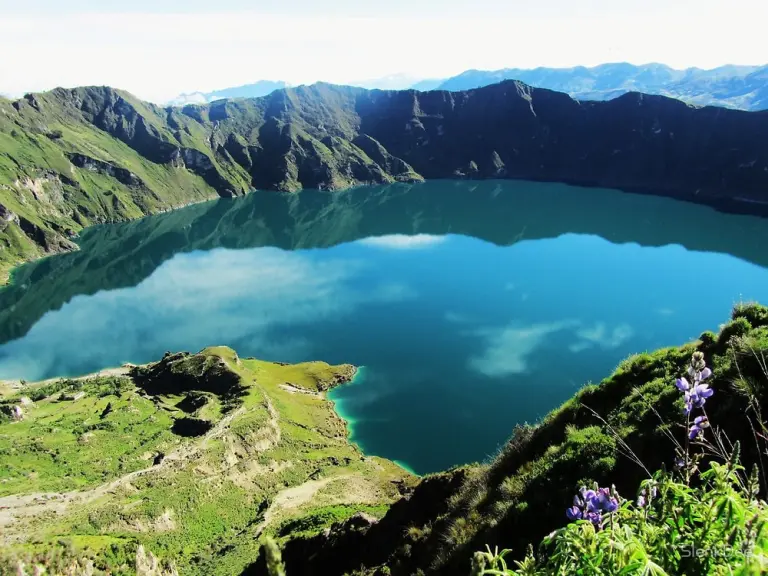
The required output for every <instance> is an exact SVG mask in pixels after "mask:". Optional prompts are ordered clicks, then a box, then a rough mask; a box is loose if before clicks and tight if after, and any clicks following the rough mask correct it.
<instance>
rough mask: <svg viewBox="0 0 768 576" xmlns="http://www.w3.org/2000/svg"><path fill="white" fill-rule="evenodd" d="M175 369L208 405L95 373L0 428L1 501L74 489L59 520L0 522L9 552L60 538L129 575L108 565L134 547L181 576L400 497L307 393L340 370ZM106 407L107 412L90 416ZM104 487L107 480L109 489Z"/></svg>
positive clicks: (245, 362)
mask: <svg viewBox="0 0 768 576" xmlns="http://www.w3.org/2000/svg"><path fill="white" fill-rule="evenodd" d="M174 370H176V372H181V373H183V374H194V375H197V374H203V373H208V374H211V376H210V377H206V383H202V382H203V381H202V380H200V385H199V387H200V388H203V389H205V390H207V392H206V393H205V395H206V397H207V398H208V400H209V401H208V403H207V404H205V405H204V406H202V407H199V408H197V409H196V410H192V411H190V408H189V407H187V412H188V413H184V412H182V411H181V409H180V408H179V407H178V404H179V402H180V401H182V400H183V399H184V397H185V396H186V394H185V393H184V392H181V391H179V390H177V389H173V392H171V389H169V390H168V391H167V392H163V393H159V392H158V390H152V391H153V393H155V395H154V396H152V397H149V396H148V395H147V394H146V393H145V392H144V391H143V389H142V388H140V387H138V386H137V382H143V381H141V379H139V378H138V376H136V377H135V378H134V379H133V380H132V379H131V378H129V377H121V378H118V379H114V378H113V379H104V378H98V379H93V380H88V381H86V382H84V383H82V382H81V383H80V384H79V386H80V387H81V389H82V390H83V391H86V392H87V395H86V396H85V397H83V398H81V399H79V400H76V401H71V400H62V401H57V400H55V399H53V398H52V397H50V396H49V397H46V398H44V399H41V400H38V401H37V402H36V404H35V406H34V407H33V408H31V409H30V410H29V412H28V415H27V417H26V418H25V420H24V421H22V422H20V423H12V422H8V421H6V422H5V423H3V424H0V450H1V451H2V452H0V453H1V454H2V461H3V463H4V465H3V467H1V468H0V495H8V494H22V495H23V494H28V493H30V492H37V491H43V492H45V491H49V492H50V491H54V492H63V491H70V490H78V491H79V492H78V495H79V496H80V497H81V499H80V500H79V501H77V502H76V503H75V504H73V505H71V506H70V507H68V508H67V509H66V510H65V511H61V512H59V513H58V514H54V513H53V512H50V511H49V512H48V513H44V514H42V515H39V516H33V517H29V518H23V519H19V520H16V521H15V522H13V523H11V524H10V525H9V526H7V527H4V535H3V537H4V538H5V544H9V543H10V542H12V541H13V542H16V541H18V542H19V543H16V544H14V545H13V546H10V547H8V548H6V549H7V550H8V553H20V554H23V553H30V552H35V551H42V550H49V549H50V548H51V547H56V546H58V545H60V544H61V543H62V542H63V543H64V544H66V545H70V544H71V545H74V546H75V547H76V548H78V549H80V550H83V551H84V552H85V553H86V554H87V555H90V556H93V557H94V558H96V561H97V562H96V563H97V567H98V566H101V567H102V568H106V567H111V568H113V569H117V572H116V573H131V572H130V569H128V568H125V567H123V568H120V566H121V565H122V564H124V563H129V560H130V559H131V558H132V555H133V553H134V550H135V547H136V544H137V543H139V542H140V543H143V544H145V546H147V548H148V549H150V550H152V551H154V552H155V553H157V554H158V555H159V556H160V557H162V558H166V559H173V560H175V561H176V562H177V563H178V564H179V567H180V569H181V573H183V574H185V575H186V574H205V575H209V574H237V573H239V572H240V571H241V570H242V569H243V568H244V567H245V566H246V565H247V564H248V563H250V562H253V561H254V559H255V558H256V555H257V554H258V546H259V545H258V540H257V538H258V536H259V535H260V534H261V533H262V532H270V533H274V534H277V533H279V532H280V529H281V526H283V525H285V524H286V523H290V522H294V524H292V525H301V526H309V527H311V528H312V529H313V530H317V529H318V528H321V527H323V526H325V525H328V524H330V523H332V522H333V521H334V520H338V519H340V518H343V517H347V516H351V515H352V514H354V513H355V512H357V511H367V512H369V513H374V514H379V515H381V514H383V512H384V510H385V508H386V505H387V504H389V503H390V502H392V501H393V500H394V499H395V498H396V497H397V496H398V495H399V491H398V482H400V481H403V480H404V481H406V482H411V481H412V480H411V478H412V477H411V476H410V475H409V474H408V473H406V472H404V471H403V470H402V469H400V468H398V467H397V466H396V465H394V464H393V463H391V462H388V461H386V460H382V459H379V458H366V457H363V456H362V455H361V454H360V452H359V451H358V450H357V449H356V448H355V447H354V446H352V445H351V444H350V443H349V442H348V441H347V436H346V429H345V426H344V424H343V422H342V421H341V420H340V419H339V418H338V417H337V416H336V415H335V413H334V412H333V410H332V407H331V405H330V403H329V402H328V401H327V400H325V398H324V397H323V396H322V394H320V393H319V392H318V390H323V389H326V388H327V387H328V386H331V385H333V383H335V382H336V380H337V379H338V378H343V377H348V376H349V375H350V373H351V372H350V370H351V367H348V366H329V365H327V364H324V363H308V364H299V365H286V366H281V365H277V364H272V363H267V362H261V361H258V360H255V359H239V358H238V357H237V356H236V354H235V353H234V352H233V351H232V350H230V349H226V348H213V349H207V350H205V351H203V352H202V353H201V355H199V356H194V357H192V358H191V359H188V360H186V361H184V363H182V364H179V365H178V366H177V367H176V368H174ZM232 373H234V374H236V375H237V380H239V382H240V384H241V385H242V386H243V390H242V394H241V396H240V397H239V398H236V399H234V400H233V398H232V397H227V395H226V394H222V393H221V392H222V390H217V391H215V392H211V390H212V389H215V388H216V386H218V385H219V384H218V383H220V382H225V381H226V380H227V378H228V377H229V376H231V375H232ZM168 378H170V376H168V375H167V374H166V375H165V376H163V380H162V382H165V381H168ZM110 382H120V383H121V384H122V386H121V387H122V390H121V392H120V396H116V395H115V394H110V393H109V392H110ZM286 383H290V384H291V386H292V387H293V388H291V389H290V390H286V389H284V388H282V387H281V386H284V385H285V384H286ZM71 384H72V383H71V382H65V383H64V385H65V386H71ZM112 388H114V386H113V387H112ZM147 389H151V387H150V386H149V385H147ZM47 392H50V390H48V391H47ZM25 393H29V391H25ZM67 393H68V394H69V392H67ZM39 395H40V394H38V396H39ZM16 397H18V392H17V393H16ZM5 401H6V402H8V401H9V399H8V396H6V400H5ZM107 403H109V404H111V406H112V411H111V412H110V413H109V414H108V415H106V416H105V417H104V419H101V418H100V414H101V412H102V411H103V409H104V407H105V406H106V405H107ZM182 417H187V418H190V417H193V418H197V419H205V420H208V421H210V422H211V424H214V425H216V424H217V423H218V424H219V427H214V428H213V429H212V430H211V432H210V433H209V434H208V435H207V436H201V437H191V438H190V437H186V438H185V437H182V436H178V435H176V434H174V433H173V432H172V430H171V427H172V424H173V421H174V419H176V418H182ZM224 419H226V420H224ZM159 452H161V453H163V454H165V460H164V461H163V462H162V463H161V464H160V465H157V466H154V468H155V469H154V470H151V471H149V472H147V473H145V474H139V475H134V476H133V477H129V479H128V481H120V478H123V477H124V476H125V475H126V474H128V473H129V472H133V471H136V470H139V469H144V468H148V467H149V468H152V467H153V466H152V464H153V458H154V456H155V455H156V454H157V453H159ZM393 482H394V483H393ZM105 483H113V484H111V486H110V487H109V490H108V491H105V490H102V489H101V488H102V487H103V486H104V485H105ZM291 490H292V491H291ZM94 494H95V497H92V496H93V495H94ZM281 495H282V496H281ZM84 496H87V497H84ZM69 497H70V496H68V495H64V496H60V497H59V500H60V501H61V499H65V500H66V499H67V498H69ZM2 502H3V500H0V503H2ZM5 502H6V503H7V499H6V501H5ZM1 518H2V517H1V516H0V519H1ZM302 518H305V520H302ZM57 543H58V544H57Z"/></svg>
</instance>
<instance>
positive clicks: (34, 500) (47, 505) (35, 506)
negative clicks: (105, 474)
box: [0, 408, 245, 542]
mask: <svg viewBox="0 0 768 576" xmlns="http://www.w3.org/2000/svg"><path fill="white" fill-rule="evenodd" d="M244 412H245V409H244V408H239V409H237V410H235V411H234V412H232V413H231V414H228V415H226V416H225V417H224V418H222V419H221V420H220V421H219V422H218V423H217V424H216V425H215V426H214V427H213V428H212V429H211V430H210V431H209V432H208V433H207V434H206V435H205V436H203V437H202V438H201V439H200V440H199V441H198V442H196V443H193V444H185V445H182V446H179V447H178V448H176V449H175V450H174V451H172V452H170V453H168V454H167V455H166V456H165V458H163V460H162V462H160V463H159V464H157V465H154V466H150V467H148V468H142V469H141V470H135V471H134V472H130V473H128V474H126V475H124V476H121V477H119V478H117V479H115V480H112V481H110V482H107V483H105V484H102V485H100V486H96V487H95V488H91V489H88V490H73V491H71V492H38V493H35V494H25V495H11V496H5V497H3V498H0V528H3V527H5V526H8V525H10V524H12V523H14V522H15V521H17V520H20V519H22V518H29V517H33V516H37V515H40V514H44V513H47V512H53V513H55V514H61V513H62V512H64V511H65V510H66V509H67V508H68V507H69V506H71V505H72V504H80V505H82V504H87V503H89V502H92V501H94V500H96V499H98V498H100V497H102V496H104V495H106V494H108V493H110V492H113V491H114V490H116V489H117V488H119V487H120V486H123V485H125V484H127V483H128V482H131V481H132V480H135V479H136V478H139V477H141V476H144V475H146V474H150V473H153V472H159V471H161V470H163V469H164V468H167V467H168V466H170V465H171V464H172V463H175V462H183V461H186V460H189V459H191V458H192V457H194V456H195V455H197V454H198V453H199V452H201V451H202V450H203V449H204V448H205V447H207V446H208V443H209V442H210V441H211V440H214V439H216V438H219V437H221V436H222V435H223V434H225V433H226V432H227V430H228V429H229V425H230V423H231V422H232V420H234V419H235V418H236V417H237V416H239V415H240V414H242V413H244ZM8 537H9V536H8V535H5V534H3V535H0V542H4V541H7V540H8Z"/></svg>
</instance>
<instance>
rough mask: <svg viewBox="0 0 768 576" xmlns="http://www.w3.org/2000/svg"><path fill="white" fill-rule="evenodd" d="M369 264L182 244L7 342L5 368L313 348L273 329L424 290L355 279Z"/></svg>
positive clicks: (69, 367)
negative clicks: (123, 281)
mask: <svg viewBox="0 0 768 576" xmlns="http://www.w3.org/2000/svg"><path fill="white" fill-rule="evenodd" d="M366 267H367V264H366V263H365V262H364V261H362V260H355V259H341V258H335V259H325V260H319V259H314V258H312V257H311V256H310V255H309V254H308V253H302V252H284V251H282V250H279V249H275V248H260V249H251V250H225V249H217V250H212V251H209V252H191V253H187V254H177V255H176V256H175V257H174V258H172V259H171V260H169V261H167V262H166V263H164V264H163V265H162V266H160V267H159V268H158V269H157V270H155V272H154V273H153V274H152V275H151V276H149V277H148V278H147V279H146V280H145V281H144V282H142V283H140V284H139V285H137V286H135V287H132V288H124V289H118V290H111V291H103V292H98V293H96V294H94V295H92V296H77V297H75V298H73V299H72V300H71V301H70V302H68V303H67V304H65V305H64V306H62V307H61V308H60V309H59V310H55V311H51V312H48V313H47V314H45V315H44V316H43V318H41V320H40V321H39V322H38V323H37V324H36V325H35V326H34V327H33V328H32V329H31V330H30V331H29V332H28V333H27V334H26V336H24V337H23V338H21V339H19V340H15V341H12V342H9V343H7V344H5V345H3V346H0V377H2V376H5V375H18V374H23V375H24V377H25V378H27V379H29V380H34V379H40V378H46V377H50V376H52V375H54V371H55V374H56V375H59V374H61V373H69V374H78V373H82V372H83V371H89V370H92V369H98V368H101V367H104V366H105V365H118V364H120V363H122V362H126V361H132V362H146V361H150V360H153V359H155V358H156V357H159V355H162V353H163V352H164V351H165V350H174V351H175V350H190V349H191V350H195V349H200V348H203V347H205V346H209V345H211V344H228V345H235V343H237V345H238V347H243V345H244V344H245V346H244V348H246V349H248V350H252V351H256V350H258V351H259V354H261V355H262V356H264V357H275V358H280V357H291V356H296V355H301V356H306V355H307V354H308V353H310V350H311V346H312V345H311V343H310V342H309V340H307V339H305V338H300V337H293V338H289V339H287V340H286V339H276V338H274V337H272V336H271V334H270V332H271V331H272V330H273V329H274V328H278V327H280V326H287V325H295V324H302V323H311V322H317V321H319V320H324V319H325V320H327V319H333V317H335V316H345V315H348V314H350V313H351V312H353V311H354V310H355V309H356V308H357V307H358V306H360V305H361V304H363V303H369V302H395V301H402V300H406V299H410V298H413V297H415V292H414V291H413V289H412V288H410V287H408V286H405V285H403V284H399V283H396V282H386V283H383V284H381V285H379V286H375V287H373V288H372V289H371V288H369V289H368V290H363V289H362V288H355V287H354V286H353V284H354V283H353V282H351V280H352V279H354V278H356V277H359V276H360V275H361V274H363V273H364V272H365V270H366ZM126 351H130V352H131V357H130V358H126V357H125V353H126Z"/></svg>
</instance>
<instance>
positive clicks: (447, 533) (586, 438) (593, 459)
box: [255, 305, 768, 575]
mask: <svg viewBox="0 0 768 576" xmlns="http://www.w3.org/2000/svg"><path fill="white" fill-rule="evenodd" d="M695 350H701V351H702V352H704V354H705V357H706V361H707V364H708V365H709V366H711V367H712V368H713V370H714V377H713V380H712V382H711V384H712V387H713V389H714V390H715V396H713V398H712V399H711V400H710V401H709V402H708V404H707V412H708V415H709V418H710V420H711V421H712V422H715V423H717V424H718V425H719V426H721V427H722V428H723V430H724V431H725V432H726V433H727V435H728V437H729V438H730V439H731V440H732V441H735V440H740V441H741V447H742V459H743V461H744V463H745V465H746V466H747V468H749V467H750V466H751V465H752V464H753V463H754V462H755V460H756V454H755V451H754V446H755V444H754V438H753V437H752V432H751V427H750V425H749V422H748V420H747V418H746V414H747V413H748V410H747V400H746V398H745V396H744V395H743V393H742V392H741V391H740V390H743V389H744V388H745V387H748V388H749V389H751V390H752V391H753V392H754V393H755V394H756V397H757V401H758V404H759V405H760V406H761V407H762V410H763V412H765V410H766V408H768V387H767V386H768V308H766V307H763V306H758V305H740V306H737V307H736V308H735V309H734V313H733V319H732V320H731V321H730V322H729V323H728V324H726V325H724V326H723V327H722V329H721V331H720V333H719V335H715V334H713V333H711V332H709V333H704V334H702V336H701V339H700V340H699V341H697V342H693V343H690V344H686V345H684V346H681V347H672V348H665V349H661V350H657V351H654V352H651V353H643V354H638V355H636V356H632V357H630V358H628V359H627V360H625V361H624V362H622V363H621V364H620V365H619V367H618V368H617V370H616V371H615V372H614V374H612V375H611V376H609V377H608V378H606V379H605V380H603V381H602V382H601V383H600V384H598V385H588V386H586V387H585V388H583V389H582V390H581V391H580V392H579V393H577V394H576V395H575V396H574V398H572V399H571V400H569V401H568V402H566V403H565V404H564V405H563V406H561V407H560V408H558V409H556V410H554V411H553V412H551V413H550V414H549V415H548V416H546V417H545V418H544V419H543V420H542V421H541V422H540V423H539V424H537V425H536V426H518V427H517V428H516V429H515V430H514V433H513V435H512V437H511V439H510V440H509V442H508V443H507V444H506V446H505V447H504V448H503V449H502V450H501V451H500V453H499V454H498V456H497V457H496V458H495V459H494V460H493V461H491V462H490V463H488V464H483V465H473V466H468V467H464V468H461V469H457V470H454V471H449V472H445V473H441V474H437V475H433V476H430V477H426V478H425V479H423V480H422V485H423V489H421V488H420V489H417V491H416V492H415V494H414V495H413V496H412V497H411V498H410V499H409V500H408V501H407V502H406V501H403V502H400V503H398V504H397V505H396V506H394V507H392V508H391V510H390V512H389V513H388V514H387V515H386V516H385V517H384V519H383V520H382V522H381V523H380V525H379V526H376V527H374V528H372V529H371V530H369V531H368V533H367V534H366V537H365V539H364V540H363V541H361V540H360V538H359V536H358V535H356V534H349V535H347V536H344V535H342V536H339V535H335V536H333V537H332V538H331V539H330V540H328V539H326V538H324V537H322V536H317V537H314V538H309V539H306V538H305V539H299V540H296V541H294V542H292V543H290V544H289V545H288V546H287V547H286V548H285V551H284V557H285V558H286V559H287V566H288V573H289V574H291V573H297V574H310V573H314V574H323V573H329V574H333V573H342V572H344V571H350V572H356V570H357V569H359V568H360V567H361V566H363V567H365V568H363V573H365V574H369V573H371V574H372V573H374V572H375V570H376V567H377V566H379V567H380V566H387V567H388V569H390V570H391V573H392V574H414V573H417V571H418V570H422V571H424V573H428V574H433V573H434V574H457V575H458V574H466V573H468V571H469V560H470V558H471V556H472V554H473V552H474V551H476V550H482V549H484V548H485V545H486V544H489V545H490V546H491V547H492V548H493V546H495V545H498V546H499V547H500V548H512V549H513V551H514V553H515V554H516V555H517V556H518V557H521V556H522V555H523V554H524V553H525V549H526V546H527V545H528V544H529V543H530V544H537V543H538V542H539V541H540V540H541V538H542V537H543V536H544V535H546V534H548V533H549V532H551V531H552V530H554V529H555V528H558V527H560V526H562V525H564V524H565V522H566V519H565V509H566V507H567V506H569V505H570V503H571V500H572V498H573V494H574V493H575V492H576V491H577V489H578V487H579V486H581V485H583V484H584V483H590V482H591V481H592V480H595V481H598V482H599V483H600V485H601V486H603V485H611V484H616V486H617V487H618V489H619V492H620V493H621V494H623V495H625V496H626V497H629V498H632V497H633V496H634V494H635V493H636V491H637V488H638V485H639V483H640V481H641V480H642V479H643V478H647V477H648V476H647V475H646V473H645V471H644V470H643V469H642V468H641V467H640V466H638V465H637V464H635V463H634V462H632V461H631V460H630V459H629V458H627V457H625V456H624V455H622V452H623V450H622V449H621V447H620V446H621V443H622V442H624V443H626V445H627V446H629V447H630V448H631V450H632V451H633V452H634V453H635V454H636V455H637V456H638V457H639V458H640V459H641V460H642V462H643V463H644V465H645V466H646V467H647V469H648V470H650V471H655V470H658V469H660V468H661V467H662V466H665V465H666V466H669V465H670V463H671V462H673V460H674V446H673V444H672V442H671V441H670V440H669V439H668V438H667V436H666V433H667V432H670V433H672V434H675V435H677V437H678V438H680V439H681V440H682V438H683V435H684V431H683V429H682V428H683V427H682V426H678V425H677V424H675V423H679V422H680V414H681V412H682V394H680V392H679V391H678V390H677V389H676V388H675V385H674V381H675V378H676V377H678V376H680V375H682V374H685V370H686V368H687V365H688V362H689V361H690V357H691V354H692V352H693V351H695ZM564 369H567V367H564ZM593 411H594V412H593ZM595 413H597V414H598V415H599V416H595ZM753 418H754V415H753ZM619 439H620V440H619ZM428 484H431V485H432V486H431V487H430V486H428ZM449 484H458V488H452V489H450V490H447V491H446V488H445V486H446V485H449ZM255 573H257V574H258V573H259V572H258V571H256V572H255Z"/></svg>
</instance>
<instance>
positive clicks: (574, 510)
mask: <svg viewBox="0 0 768 576" xmlns="http://www.w3.org/2000/svg"><path fill="white" fill-rule="evenodd" d="M565 515H566V516H568V519H569V520H581V510H579V508H578V507H577V506H571V507H570V508H568V509H567V510H566V511H565Z"/></svg>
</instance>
